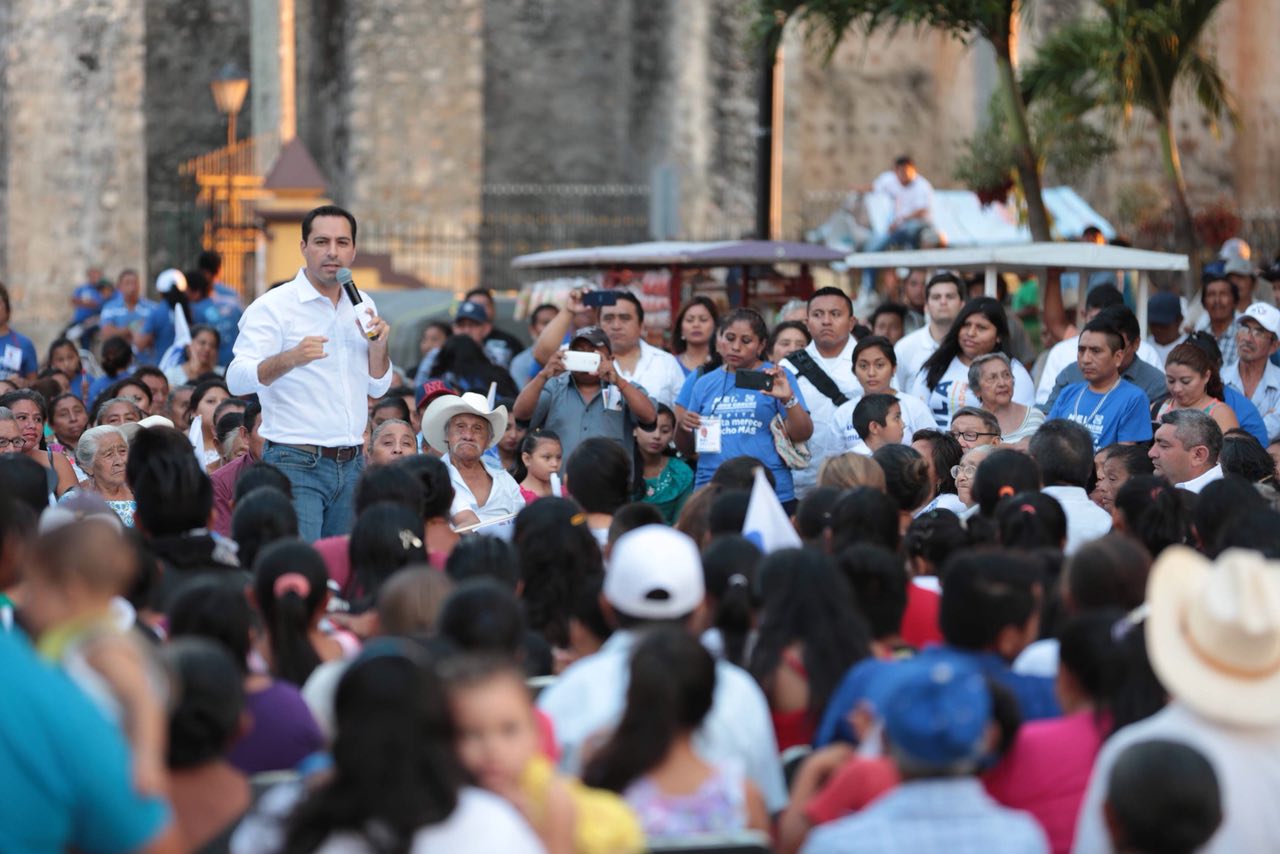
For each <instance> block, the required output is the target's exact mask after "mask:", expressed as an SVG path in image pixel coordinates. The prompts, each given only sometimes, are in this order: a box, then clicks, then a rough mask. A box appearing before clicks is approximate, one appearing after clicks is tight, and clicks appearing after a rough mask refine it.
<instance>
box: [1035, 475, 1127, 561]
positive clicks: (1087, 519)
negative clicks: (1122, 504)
mask: <svg viewBox="0 0 1280 854" xmlns="http://www.w3.org/2000/svg"><path fill="white" fill-rule="evenodd" d="M1040 491H1041V492H1043V493H1044V494H1045V495H1049V496H1052V497H1053V498H1054V499H1055V500H1056V501H1057V502H1058V503H1059V504H1060V505H1062V512H1063V514H1064V515H1065V516H1066V517H1067V545H1066V548H1064V549H1063V550H1062V553H1063V554H1067V555H1072V554H1075V553H1076V550H1077V549H1079V548H1080V547H1081V546H1082V545H1084V544H1085V543H1087V542H1089V541H1090V540H1096V539H1098V537H1105V536H1106V535H1107V534H1109V533H1111V514H1110V513H1108V512H1107V511H1106V510H1103V509H1102V508H1101V507H1099V506H1098V505H1097V504H1094V503H1093V502H1092V501H1091V500H1090V499H1089V493H1087V492H1085V491H1084V490H1083V489H1081V488H1080V487H1078V486H1046V487H1045V488H1044V489H1042V490H1040Z"/></svg>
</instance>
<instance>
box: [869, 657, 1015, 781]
mask: <svg viewBox="0 0 1280 854" xmlns="http://www.w3.org/2000/svg"><path fill="white" fill-rule="evenodd" d="M875 682H876V685H875V687H874V690H872V691H871V692H869V693H870V694H871V695H872V696H873V697H875V698H879V701H878V702H876V701H875V700H873V702H875V705H876V706H877V707H878V711H879V713H880V717H881V718H882V719H883V721H884V728H885V734H886V735H888V737H889V741H890V743H891V744H892V745H893V746H894V747H895V748H896V749H897V750H899V751H901V752H902V753H903V754H905V755H906V756H908V757H910V758H912V759H914V760H916V761H917V762H921V763H923V764H926V765H929V766H932V767H944V766H947V765H952V764H954V763H956V762H961V761H964V760H966V759H978V758H979V757H980V756H981V755H982V752H983V750H984V748H985V744H984V743H983V741H984V736H985V735H986V732H987V725H988V724H989V723H990V722H991V691H990V689H989V688H988V687H987V682H986V679H985V677H984V676H983V675H982V671H981V670H979V669H978V667H977V666H976V665H974V664H973V663H971V662H969V661H968V660H966V659H965V658H964V657H962V656H956V655H930V654H928V653H927V652H926V653H925V654H922V655H919V656H917V657H916V658H913V659H911V660H909V661H903V662H900V663H897V664H894V665H893V666H891V667H886V668H884V669H883V670H882V671H881V672H880V674H878V675H877V677H876V680H875Z"/></svg>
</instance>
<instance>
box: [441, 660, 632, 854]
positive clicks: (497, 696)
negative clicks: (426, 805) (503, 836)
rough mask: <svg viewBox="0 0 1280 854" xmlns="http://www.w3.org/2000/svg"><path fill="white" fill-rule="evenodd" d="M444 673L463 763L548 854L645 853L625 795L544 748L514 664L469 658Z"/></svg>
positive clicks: (455, 662) (447, 666)
mask: <svg viewBox="0 0 1280 854" xmlns="http://www.w3.org/2000/svg"><path fill="white" fill-rule="evenodd" d="M442 670H443V671H444V674H443V675H444V677H445V681H446V683H447V684H448V690H449V705H450V707H451V709H452V711H453V719H454V725H455V728H456V731H457V737H458V754H459V756H460V757H461V759H462V764H463V765H464V766H466V768H467V770H468V771H469V772H470V773H471V775H472V776H473V777H474V778H475V781H476V783H477V784H478V785H480V786H483V787H484V788H486V789H488V790H489V791H491V792H494V793H495V794H498V795H501V796H502V797H504V798H506V799H507V800H508V801H510V802H511V803H512V804H514V805H515V806H516V808H517V809H519V810H520V811H521V812H522V813H523V814H524V816H525V818H526V819H527V820H528V822H529V824H530V825H531V826H532V827H533V828H534V830H535V831H537V833H538V837H539V838H540V839H541V840H542V843H543V845H545V846H546V848H547V851H548V852H549V853H550V854H574V852H577V854H626V852H633V851H637V852H638V851H643V850H644V845H645V843H644V837H643V836H642V835H641V833H640V826H639V825H638V824H637V823H636V819H635V816H634V815H633V814H632V813H631V811H630V810H629V809H628V808H627V806H626V804H625V803H623V801H622V799H620V798H619V797H618V796H617V795H614V794H612V793H610V792H602V791H598V790H593V789H589V788H587V787H586V786H583V785H582V784H581V783H579V782H578V781H577V780H574V779H572V778H567V777H561V776H560V775H559V774H557V773H556V772H555V770H554V769H553V768H552V765H551V762H550V761H549V760H547V758H546V757H545V756H544V755H543V754H542V752H541V751H540V750H539V740H538V728H537V723H536V721H535V719H534V707H533V701H532V699H531V698H530V696H529V689H528V687H527V686H526V685H525V682H524V674H523V673H521V671H520V670H519V669H518V668H517V667H516V665H515V664H514V663H512V662H511V661H508V660H506V659H504V658H501V657H475V656H467V655H463V656H459V657H456V658H454V659H452V660H450V661H446V662H445V663H444V664H443V665H442Z"/></svg>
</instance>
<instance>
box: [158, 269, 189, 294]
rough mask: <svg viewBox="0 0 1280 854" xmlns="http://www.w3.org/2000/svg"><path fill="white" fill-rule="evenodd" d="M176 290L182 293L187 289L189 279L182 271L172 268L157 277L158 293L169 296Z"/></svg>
mask: <svg viewBox="0 0 1280 854" xmlns="http://www.w3.org/2000/svg"><path fill="white" fill-rule="evenodd" d="M174 288H177V289H178V290H180V291H185V290H186V289H187V277H186V276H184V275H183V274H182V271H181V270H178V269H175V268H173V267H170V268H169V269H168V270H165V271H163V272H161V273H160V275H158V276H156V291H158V292H159V293H162V294H167V293H168V292H169V291H171V290H173V289H174Z"/></svg>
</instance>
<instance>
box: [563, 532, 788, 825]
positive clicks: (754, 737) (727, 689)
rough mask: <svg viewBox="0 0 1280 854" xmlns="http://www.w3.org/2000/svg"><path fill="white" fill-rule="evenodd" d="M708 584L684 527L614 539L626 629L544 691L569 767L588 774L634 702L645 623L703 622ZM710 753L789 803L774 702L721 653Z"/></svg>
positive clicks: (605, 602)
mask: <svg viewBox="0 0 1280 854" xmlns="http://www.w3.org/2000/svg"><path fill="white" fill-rule="evenodd" d="M705 595H706V590H705V587H704V585H703V578H702V563H701V558H700V557H699V554H698V548H697V546H696V545H695V544H694V542H693V540H691V539H690V538H689V537H688V536H686V535H685V534H682V533H680V532H679V531H676V530H674V529H672V528H669V527H666V526H664V525H646V526H644V527H642V528H638V529H636V530H634V531H631V532H629V533H626V534H624V535H622V536H621V537H619V538H618V541H617V542H616V543H614V545H613V551H612V553H611V557H610V560H609V571H608V573H606V574H605V580H604V590H603V591H602V595H601V600H602V601H601V604H602V607H603V608H604V612H605V616H606V618H607V619H608V620H609V621H610V622H611V623H613V624H614V625H615V626H616V627H617V630H616V631H615V632H614V633H613V635H612V636H610V638H609V640H607V641H605V644H604V646H602V647H601V648H600V650H599V652H596V653H594V654H592V655H589V656H587V657H586V658H582V659H579V660H578V661H577V662H575V663H574V664H572V665H570V666H569V668H568V669H567V670H565V671H564V673H562V674H561V675H560V678H559V679H557V680H556V682H555V684H553V685H551V686H550V687H549V688H547V689H546V690H545V691H543V692H542V694H541V695H540V696H539V697H538V707H539V708H540V709H542V711H543V712H545V713H546V714H547V715H548V716H549V717H550V718H551V720H552V722H553V723H554V724H555V732H556V740H557V741H558V742H559V743H560V750H561V754H560V768H561V769H562V770H564V771H565V772H567V773H570V774H574V775H577V774H580V773H581V771H582V765H583V760H584V755H583V753H584V748H585V747H586V746H587V745H588V743H589V742H590V740H592V739H594V738H598V737H599V736H601V735H605V734H607V732H608V730H609V728H610V727H612V726H614V725H615V724H616V723H617V722H618V719H619V718H620V717H621V716H622V712H623V709H624V708H625V707H626V695H627V682H628V678H629V675H630V663H631V662H630V658H631V650H632V649H633V648H634V647H635V644H636V640H637V636H638V635H639V633H640V632H641V631H643V630H644V628H646V627H651V626H655V625H664V624H665V625H680V626H683V627H685V628H686V629H688V630H689V631H696V630H697V627H698V626H699V625H701V619H700V618H701V614H702V611H703V609H704V607H705V603H704V599H705ZM694 746H695V747H696V749H697V750H698V753H699V754H700V755H701V756H702V757H703V758H704V759H706V760H707V761H709V762H721V761H725V760H732V761H736V762H738V763H740V764H741V765H742V766H743V767H744V769H745V771H746V775H747V777H748V778H750V779H751V781H752V782H754V783H755V784H756V786H757V788H759V789H760V793H761V795H763V796H764V802H765V805H766V806H767V807H768V809H769V812H770V813H777V812H779V811H781V810H782V808H783V807H785V806H786V804H787V788H786V784H785V782H784V781H783V778H782V766H781V764H780V763H779V761H778V742H777V739H776V738H775V737H774V734H773V724H772V722H771V720H770V718H769V704H768V702H767V701H766V700H765V698H764V694H763V693H762V692H761V691H760V687H759V686H758V685H757V684H756V682H755V680H754V679H753V678H752V677H751V676H749V675H748V674H747V673H746V672H745V671H743V670H742V669H741V668H739V667H736V666H734V665H732V664H729V663H728V662H725V661H717V662H716V687H715V694H714V696H713V699H712V703H711V711H710V712H708V713H707V716H706V718H705V719H704V720H703V723H702V727H701V728H700V729H699V730H698V732H697V735H696V736H695V739H694Z"/></svg>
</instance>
